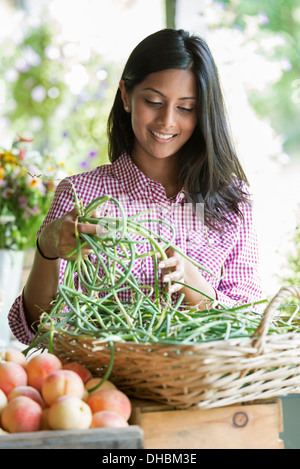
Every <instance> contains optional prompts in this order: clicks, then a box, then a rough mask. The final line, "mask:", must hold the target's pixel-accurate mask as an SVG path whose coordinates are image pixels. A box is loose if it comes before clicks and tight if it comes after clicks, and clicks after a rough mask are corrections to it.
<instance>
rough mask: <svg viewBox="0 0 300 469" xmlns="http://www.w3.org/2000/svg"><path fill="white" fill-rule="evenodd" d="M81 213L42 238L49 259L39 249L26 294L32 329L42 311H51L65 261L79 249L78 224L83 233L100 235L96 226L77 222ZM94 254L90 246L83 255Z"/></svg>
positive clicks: (60, 220) (51, 227) (52, 227)
mask: <svg viewBox="0 0 300 469" xmlns="http://www.w3.org/2000/svg"><path fill="white" fill-rule="evenodd" d="M76 220H77V210H76V208H74V209H73V210H71V211H70V212H68V213H66V214H65V215H63V216H62V217H60V218H58V219H57V220H53V221H52V222H50V223H48V224H47V225H46V226H45V227H44V228H43V230H42V231H41V233H40V235H39V247H40V251H41V252H42V254H43V255H44V256H46V257H50V258H55V257H58V259H55V260H48V259H45V258H44V257H43V256H42V255H41V253H40V252H39V251H38V250H36V253H35V257H34V262H33V266H32V269H31V272H30V274H29V277H28V280H27V283H26V285H25V288H24V293H23V303H24V310H25V315H26V319H27V323H28V325H29V326H31V325H32V324H33V323H34V322H35V321H37V320H38V319H39V316H40V314H41V311H48V310H49V309H50V308H51V302H52V300H53V299H54V297H55V295H56V292H57V287H58V283H59V274H60V263H61V259H65V260H72V259H75V258H76V255H74V256H73V257H68V254H69V253H70V252H71V251H72V250H73V249H74V248H75V247H76V237H75V225H76V229H77V230H78V232H79V233H90V234H95V233H96V225H92V224H83V223H77V221H76ZM90 252H91V249H90V247H89V246H84V247H83V248H82V256H86V255H88V254H89V253H90Z"/></svg>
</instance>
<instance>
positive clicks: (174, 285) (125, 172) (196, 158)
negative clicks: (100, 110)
mask: <svg viewBox="0 0 300 469" xmlns="http://www.w3.org/2000/svg"><path fill="white" fill-rule="evenodd" d="M108 137H109V148H108V151H109V157H110V160H111V164H108V165H103V166H100V167H98V168H95V169H94V170H92V171H89V172H85V173H81V174H78V175H74V176H71V177H70V178H66V179H65V180H63V181H62V182H61V183H60V184H59V187H58V188H57V191H56V194H55V197H54V200H53V203H52V205H51V207H50V210H49V212H48V214H47V216H46V218H45V220H44V223H43V225H42V226H41V228H40V230H39V232H38V239H39V251H37V252H36V256H35V260H34V264H33V267H32V271H31V273H30V276H29V279H28V282H27V284H26V286H25V288H24V292H23V295H21V296H20V297H19V298H17V300H16V301H15V303H14V305H13V307H12V309H11V311H10V315H9V321H10V325H11V328H12V331H13V333H14V334H15V335H16V336H17V337H18V338H19V340H21V341H24V342H25V343H28V342H29V341H30V339H31V338H32V337H33V333H32V330H31V328H30V327H31V325H32V323H34V322H35V321H37V320H38V319H39V316H40V312H41V310H43V311H47V310H49V309H51V302H52V301H53V298H54V297H55V296H56V293H57V289H58V284H59V283H62V282H63V275H64V272H65V267H66V260H68V259H69V257H68V255H69V253H70V252H71V251H73V250H74V249H75V247H76V235H75V233H79V234H80V233H81V234H82V233H85V234H94V235H96V234H97V225H96V224H93V223H79V222H78V212H77V210H76V208H74V205H75V201H74V190H73V189H75V193H76V194H77V196H78V200H81V202H82V204H83V206H84V207H86V206H87V205H88V204H89V203H90V202H91V201H93V200H94V199H96V198H99V197H101V196H109V197H113V198H114V199H115V200H119V201H122V205H123V210H124V211H125V212H126V214H127V215H128V216H133V217H137V215H140V213H141V212H143V213H148V212H149V211H150V212H151V215H149V222H148V219H146V221H147V223H148V224H149V229H151V226H152V225H151V223H152V222H153V220H156V221H158V224H157V230H158V235H159V239H164V240H165V241H166V242H167V245H168V246H170V245H171V244H172V243H171V241H170V240H171V239H172V240H173V235H174V243H175V245H176V247H177V248H178V249H174V247H175V246H174V244H172V246H173V248H171V247H169V248H168V249H165V254H166V256H165V259H163V261H161V262H160V263H159V267H158V268H157V262H156V261H157V259H156V258H155V259H154V258H153V256H150V255H148V256H147V255H146V254H147V253H149V252H151V249H150V248H149V249H148V248H147V246H146V243H145V240H143V239H141V243H140V247H139V249H140V252H141V253H144V254H145V256H143V259H142V261H141V260H140V259H139V260H134V265H133V271H134V274H135V280H136V282H138V284H139V285H140V286H141V288H143V285H148V287H149V286H150V287H151V286H154V285H158V286H159V289H160V290H161V291H164V289H165V290H166V291H167V292H168V293H170V294H171V295H172V303H174V305H176V304H177V302H178V298H179V296H180V297H181V293H183V294H184V301H185V302H186V303H187V304H190V305H196V306H197V307H198V309H204V308H206V307H207V306H208V304H210V302H215V301H217V302H218V304H219V305H227V306H233V305H236V304H241V303H244V302H246V303H252V302H255V301H259V300H261V287H260V280H259V278H258V255H257V243H256V233H255V229H254V228H253V223H252V208H251V203H250V194H249V188H248V184H247V179H246V176H245V174H244V171H243V169H242V167H241V165H240V163H239V160H238V158H237V155H236V153H235V151H234V148H233V145H232V143H231V139H230V135H229V132H228V126H227V120H226V117H225V109H224V104H223V98H222V93H221V89H220V84H219V78H218V72H217V68H216V65H215V63H214V60H213V57H212V55H211V53H210V50H209V48H208V46H207V44H206V42H205V41H204V40H203V39H202V38H199V37H197V36H191V35H189V34H188V33H187V32H185V31H182V30H178V31H177V30H173V29H164V30H162V31H158V32H156V33H154V34H152V35H150V36H148V37H147V38H146V39H144V40H143V41H142V42H141V43H140V44H138V45H137V47H136V48H135V49H134V50H133V52H132V53H131V55H130V57H129V59H128V61H127V63H126V65H125V68H124V71H123V73H122V76H121V79H120V82H119V86H118V88H117V92H116V96H115V100H114V103H113V106H112V110H111V112H110V115H109V118H108ZM199 208H200V210H199ZM202 208H204V211H203V210H202ZM203 213H204V216H202V214H203ZM95 216H96V217H98V216H99V215H97V214H95ZM103 216H109V215H105V214H104V213H103V214H102V215H101V217H103ZM168 226H169V227H172V230H169V229H168ZM178 252H180V253H182V254H183V255H181V254H179V253H178ZM81 254H82V256H83V257H84V256H89V255H90V254H91V250H90V248H89V246H88V245H85V246H82V253H81ZM51 259H52V260H51ZM90 260H91V261H92V258H90ZM132 262H133V261H132ZM199 265H202V266H203V268H202V269H199V268H198V267H199ZM98 268H99V266H98ZM112 275H113V273H112ZM75 276H76V273H75ZM75 280H76V282H75V283H76V284H78V283H80V282H79V281H78V277H76V279H75ZM80 286H81V285H78V287H80ZM131 294H132V293H131V290H130V288H129V287H128V288H125V289H124V291H122V292H120V294H119V296H118V301H122V300H126V301H128V300H129V301H133V300H134V299H133V298H131Z"/></svg>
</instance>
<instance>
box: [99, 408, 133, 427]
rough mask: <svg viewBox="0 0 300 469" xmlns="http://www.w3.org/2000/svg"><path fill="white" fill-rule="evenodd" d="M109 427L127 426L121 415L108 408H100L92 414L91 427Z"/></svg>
mask: <svg viewBox="0 0 300 469" xmlns="http://www.w3.org/2000/svg"><path fill="white" fill-rule="evenodd" d="M99 427H110V428H122V427H128V422H127V421H126V420H125V419H124V418H123V417H121V415H119V414H116V413H115V412H111V411H110V410H100V411H99V412H96V413H95V414H93V417H92V423H91V428H99Z"/></svg>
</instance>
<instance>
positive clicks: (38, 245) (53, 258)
mask: <svg viewBox="0 0 300 469" xmlns="http://www.w3.org/2000/svg"><path fill="white" fill-rule="evenodd" d="M36 247H37V250H38V252H39V254H40V256H42V258H43V259H46V260H47V261H56V260H57V259H59V257H48V256H46V255H45V254H44V253H43V251H42V249H41V247H40V243H39V238H36Z"/></svg>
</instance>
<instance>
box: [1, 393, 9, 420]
mask: <svg viewBox="0 0 300 469" xmlns="http://www.w3.org/2000/svg"><path fill="white" fill-rule="evenodd" d="M7 403H8V400H7V397H6V394H4V392H3V391H2V390H1V389H0V417H1V413H2V410H3V409H4V407H5V406H6V404H7Z"/></svg>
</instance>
